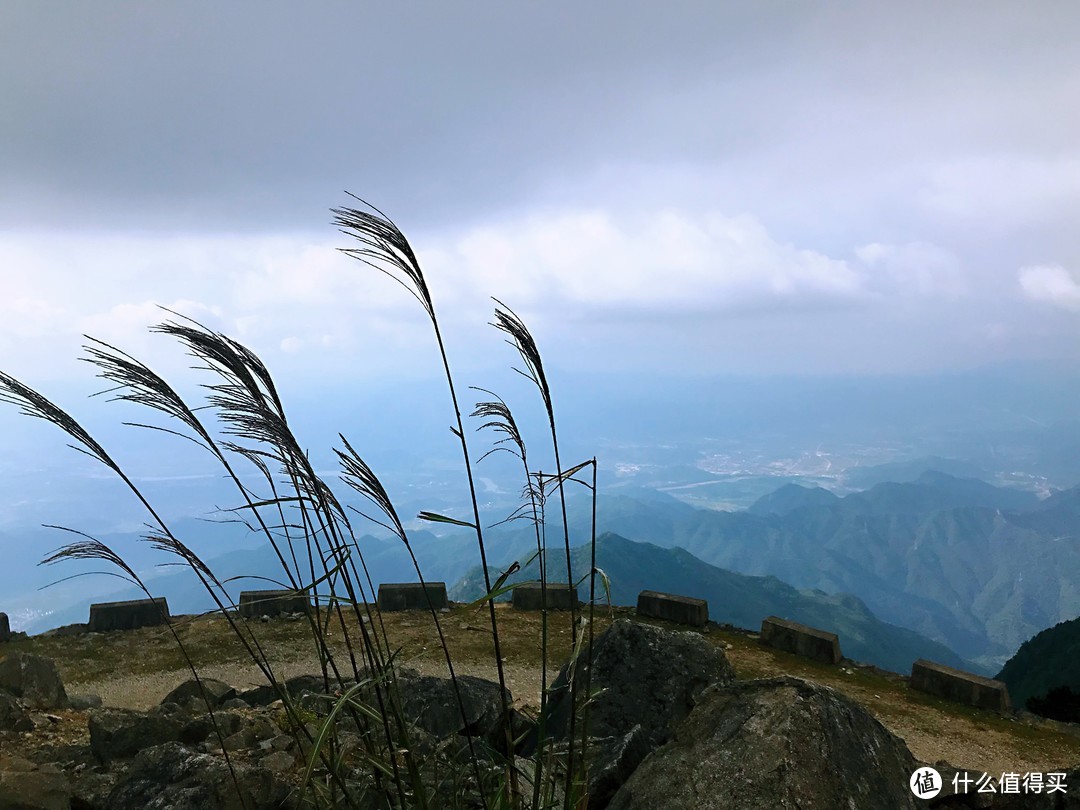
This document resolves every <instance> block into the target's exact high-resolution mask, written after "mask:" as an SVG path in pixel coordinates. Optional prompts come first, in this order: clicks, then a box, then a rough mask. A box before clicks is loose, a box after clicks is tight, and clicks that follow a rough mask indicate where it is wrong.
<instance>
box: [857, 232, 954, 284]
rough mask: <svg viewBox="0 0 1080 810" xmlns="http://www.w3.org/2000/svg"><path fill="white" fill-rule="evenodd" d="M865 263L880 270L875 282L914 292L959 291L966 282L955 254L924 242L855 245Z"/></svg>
mask: <svg viewBox="0 0 1080 810" xmlns="http://www.w3.org/2000/svg"><path fill="white" fill-rule="evenodd" d="M855 255H856V257H857V258H858V259H859V261H861V262H862V263H863V264H864V265H866V266H867V267H868V268H872V269H873V270H875V271H880V272H878V273H877V274H876V277H875V286H878V287H879V288H885V289H889V288H891V289H893V290H895V291H897V292H900V293H906V294H915V295H944V296H955V295H961V294H963V293H964V292H966V291H967V289H968V288H967V283H966V281H965V279H964V276H963V273H962V271H961V269H960V264H959V261H958V260H957V258H956V256H954V255H953V254H952V253H950V252H949V251H947V250H944V249H943V248H940V247H938V246H937V245H933V244H929V243H927V242H908V243H906V244H902V245H893V244H883V243H881V242H871V243H870V244H866V245H862V246H860V247H858V248H856V249H855Z"/></svg>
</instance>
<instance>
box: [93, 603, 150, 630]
mask: <svg viewBox="0 0 1080 810" xmlns="http://www.w3.org/2000/svg"><path fill="white" fill-rule="evenodd" d="M168 618H169V604H168V602H166V601H165V597H164V596H159V597H157V598H156V599H133V600H131V601H130V602H99V603H97V604H95V605H90V621H89V622H88V623H87V627H86V629H87V630H88V631H90V632H91V633H107V632H109V631H110V630H134V629H135V628H137V627H153V626H154V625H157V624H165V622H166V621H167V620H168Z"/></svg>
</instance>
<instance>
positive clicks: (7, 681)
mask: <svg viewBox="0 0 1080 810" xmlns="http://www.w3.org/2000/svg"><path fill="white" fill-rule="evenodd" d="M0 689H2V690H4V691H6V692H8V693H10V694H12V695H14V696H15V697H17V698H21V699H22V702H23V705H24V706H26V707H27V708H29V709H66V708H68V706H69V702H68V696H67V693H66V692H65V691H64V683H63V681H61V680H60V673H59V671H58V670H57V669H56V664H55V662H54V661H53V660H52V659H51V658H42V657H41V656H40V655H31V654H30V653H24V652H21V651H15V652H9V653H8V654H7V655H6V656H5V657H4V658H2V659H0Z"/></svg>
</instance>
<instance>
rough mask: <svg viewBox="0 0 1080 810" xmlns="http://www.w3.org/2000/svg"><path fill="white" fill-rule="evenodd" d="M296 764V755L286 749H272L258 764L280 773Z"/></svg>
mask: <svg viewBox="0 0 1080 810" xmlns="http://www.w3.org/2000/svg"><path fill="white" fill-rule="evenodd" d="M295 764H296V756H295V755H294V754H290V753H289V752H288V751H274V752H273V753H271V754H267V755H266V756H265V757H263V758H262V759H260V760H259V765H260V766H261V767H263V768H268V769H269V770H271V771H276V772H278V773H281V772H282V771H287V770H289V768H291V767H293V766H294V765H295Z"/></svg>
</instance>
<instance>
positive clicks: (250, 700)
mask: <svg viewBox="0 0 1080 810" xmlns="http://www.w3.org/2000/svg"><path fill="white" fill-rule="evenodd" d="M283 686H284V689H285V691H286V692H288V694H289V696H290V697H292V698H294V699H298V698H302V697H304V696H305V695H323V694H326V684H325V682H324V681H323V678H322V676H321V675H297V676H296V677H294V678H289V679H288V680H287V681H285V683H284V684H283ZM336 686H337V684H335V683H334V682H333V680H331V688H335V687H336ZM237 697H238V698H240V699H241V700H242V701H244V702H245V703H246V704H247V705H249V706H269V705H270V704H271V703H273V702H274V701H275V700H279V699H280V698H281V695H280V694H278V691H277V689H275V688H274V687H272V686H270V685H269V684H266V685H264V686H256V687H255V688H253V689H248V690H246V691H243V692H241V693H239V694H238V695H237Z"/></svg>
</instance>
